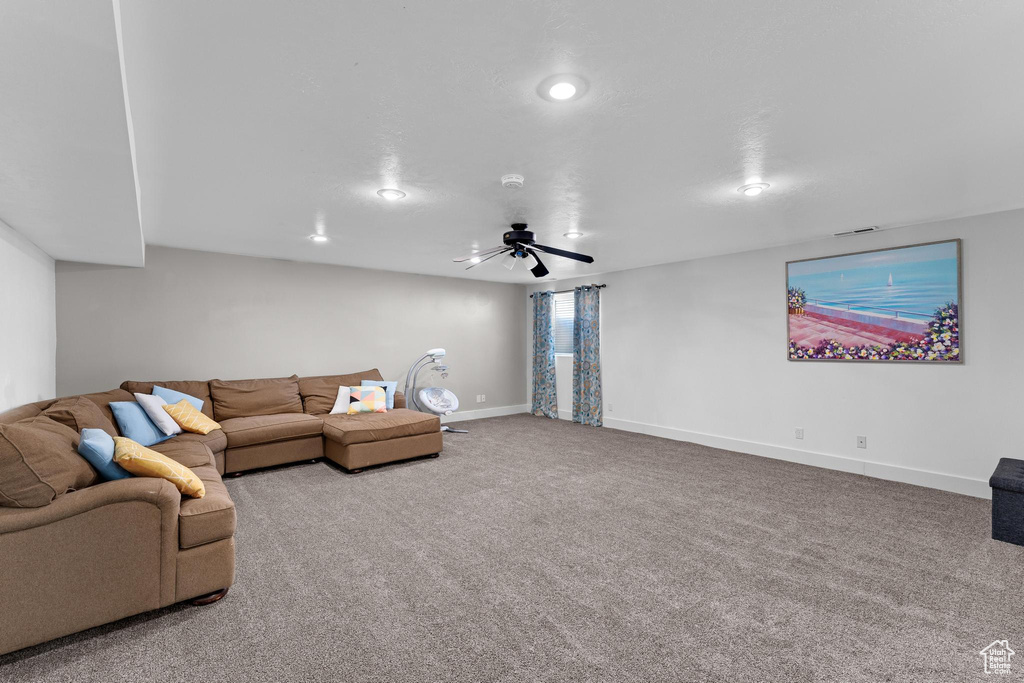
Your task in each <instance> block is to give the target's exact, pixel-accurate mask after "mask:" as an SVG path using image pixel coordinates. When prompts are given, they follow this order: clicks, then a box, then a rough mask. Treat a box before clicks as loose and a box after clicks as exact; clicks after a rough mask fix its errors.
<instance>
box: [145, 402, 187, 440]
mask: <svg viewBox="0 0 1024 683" xmlns="http://www.w3.org/2000/svg"><path fill="white" fill-rule="evenodd" d="M135 400H136V401H138V402H139V405H140V406H142V409H143V410H145V411H146V415H148V416H149V419H150V420H152V421H153V424H155V425H156V428H157V429H159V430H160V431H161V432H163V433H164V434H166V435H167V436H174V435H175V434H181V427H180V426H179V425H178V423H177V422H175V421H174V418H172V417H171V416H170V415H168V414H167V411H166V410H164V406H165V405H167V401H165V400H163V399H162V398H160V397H159V396H151V395H149V394H135Z"/></svg>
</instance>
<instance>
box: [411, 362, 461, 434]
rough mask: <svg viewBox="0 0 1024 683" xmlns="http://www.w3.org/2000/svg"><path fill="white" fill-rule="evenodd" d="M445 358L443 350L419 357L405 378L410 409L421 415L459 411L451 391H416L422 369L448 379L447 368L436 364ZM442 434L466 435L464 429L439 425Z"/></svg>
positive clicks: (427, 389)
mask: <svg viewBox="0 0 1024 683" xmlns="http://www.w3.org/2000/svg"><path fill="white" fill-rule="evenodd" d="M444 357H445V350H444V349H430V350H429V351H427V352H426V353H425V354H423V355H422V356H420V357H419V358H418V359H417V360H416V362H415V363H413V364H412V367H410V368H409V372H408V374H406V376H405V400H406V401H407V403H408V404H409V407H410V408H413V409H414V410H418V411H420V412H421V413H433V414H434V415H451V414H452V413H454V412H455V411H456V410H458V409H459V397H458V396H456V395H455V394H454V393H453V392H452V391H451V390H449V389H445V388H444V387H424V388H423V389H420V390H418V391H417V389H416V382H417V380H418V379H419V375H420V373H421V372H423V369H424V368H427V367H431V366H436V367H432V368H431V369H433V370H437V371H438V372H440V373H441V379H445V378H446V377H448V366H447V365H441V364H440V363H438V361H439V360H441V359H442V358H444ZM441 431H442V432H452V433H454V434H468V433H469V432H468V430H465V429H452V428H451V427H449V426H448V425H441Z"/></svg>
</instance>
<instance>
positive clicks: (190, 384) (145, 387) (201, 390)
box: [121, 380, 213, 417]
mask: <svg viewBox="0 0 1024 683" xmlns="http://www.w3.org/2000/svg"><path fill="white" fill-rule="evenodd" d="M154 385H159V386H162V387H164V388H166V389H172V390H174V391H180V392H181V393H183V394H188V395H189V396H195V397H196V398H198V399H200V400H202V402H203V414H204V415H206V417H213V399H211V398H210V383H209V382H207V381H206V380H182V381H177V382H137V381H132V380H129V381H127V382H121V388H122V389H124V390H125V391H129V392H131V393H132V394H135V393H136V392H137V393H140V394H152V393H153V386H154ZM174 403H177V401H174Z"/></svg>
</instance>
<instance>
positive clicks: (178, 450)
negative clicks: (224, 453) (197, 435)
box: [149, 437, 214, 470]
mask: <svg viewBox="0 0 1024 683" xmlns="http://www.w3.org/2000/svg"><path fill="white" fill-rule="evenodd" d="M149 449H150V450H151V451H156V452H157V453H160V454H161V455H166V456H167V457H168V458H170V459H171V460H173V461H175V462H177V463H180V464H182V465H184V466H185V467H187V468H189V469H191V470H194V469H195V468H196V467H205V466H207V465H213V464H214V459H213V452H212V451H211V450H210V448H209V446H207V445H205V444H202V443H199V442H198V441H182V440H180V439H178V438H177V437H175V438H173V439H168V440H167V441H161V442H160V443H156V444H153V445H152V446H150V447H149Z"/></svg>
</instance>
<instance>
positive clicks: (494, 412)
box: [441, 403, 530, 424]
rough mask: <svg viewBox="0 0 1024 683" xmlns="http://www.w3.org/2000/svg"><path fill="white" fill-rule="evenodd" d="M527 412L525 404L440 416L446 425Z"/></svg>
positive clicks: (460, 411)
mask: <svg viewBox="0 0 1024 683" xmlns="http://www.w3.org/2000/svg"><path fill="white" fill-rule="evenodd" d="M528 412H530V406H529V404H527V403H524V404H522V405H517V406H499V407H497V408H481V409H480V410H459V411H457V412H454V413H452V414H451V415H442V416H441V424H447V423H448V422H462V421H463V420H480V419H483V418H485V417H502V416H504V415H515V414H516V413H528Z"/></svg>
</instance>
